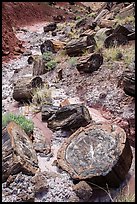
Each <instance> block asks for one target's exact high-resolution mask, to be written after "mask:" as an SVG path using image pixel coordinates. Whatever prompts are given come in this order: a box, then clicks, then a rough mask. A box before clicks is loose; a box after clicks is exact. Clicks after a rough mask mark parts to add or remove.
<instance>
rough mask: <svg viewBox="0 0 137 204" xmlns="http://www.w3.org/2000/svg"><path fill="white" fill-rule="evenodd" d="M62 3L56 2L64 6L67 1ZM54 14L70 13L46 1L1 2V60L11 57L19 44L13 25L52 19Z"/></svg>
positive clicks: (67, 15)
mask: <svg viewBox="0 0 137 204" xmlns="http://www.w3.org/2000/svg"><path fill="white" fill-rule="evenodd" d="M62 3H63V4H62ZM62 3H61V2H58V5H61V6H64V8H65V7H66V6H69V4H68V2H62ZM78 4H80V3H78ZM81 5H82V4H81ZM55 15H63V17H64V18H68V17H70V14H66V13H65V11H64V10H61V9H57V8H55V7H54V6H49V5H48V4H47V2H45V3H44V2H42V3H38V2H2V53H3V57H2V60H4V61H5V60H6V61H7V60H8V59H10V58H13V56H14V47H18V44H19V46H21V43H20V42H19V40H18V39H17V38H16V36H15V35H14V32H13V27H19V26H24V25H28V24H29V25H31V24H32V23H36V22H43V21H52V20H53V16H55Z"/></svg>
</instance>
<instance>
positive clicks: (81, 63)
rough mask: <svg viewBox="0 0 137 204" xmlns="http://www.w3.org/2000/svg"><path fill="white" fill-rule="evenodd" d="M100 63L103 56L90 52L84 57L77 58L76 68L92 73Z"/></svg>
mask: <svg viewBox="0 0 137 204" xmlns="http://www.w3.org/2000/svg"><path fill="white" fill-rule="evenodd" d="M102 64H103V56H102V55H101V54H99V53H92V54H90V55H88V56H86V57H81V58H79V59H78V64H77V65H76V68H77V70H78V71H79V72H80V73H82V72H87V73H92V72H94V71H96V70H98V69H99V67H100V66H101V65H102Z"/></svg>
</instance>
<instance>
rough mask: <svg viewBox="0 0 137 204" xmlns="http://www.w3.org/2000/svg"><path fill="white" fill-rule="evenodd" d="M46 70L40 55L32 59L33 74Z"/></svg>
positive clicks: (37, 74) (36, 74)
mask: <svg viewBox="0 0 137 204" xmlns="http://www.w3.org/2000/svg"><path fill="white" fill-rule="evenodd" d="M46 72H47V70H46V67H45V64H44V60H43V58H42V56H39V57H38V58H35V59H34V63H33V76H39V75H42V74H45V73H46Z"/></svg>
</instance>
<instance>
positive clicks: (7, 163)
mask: <svg viewBox="0 0 137 204" xmlns="http://www.w3.org/2000/svg"><path fill="white" fill-rule="evenodd" d="M20 171H22V172H24V173H26V174H29V175H35V173H36V172H37V171H38V160H37V155H36V152H35V150H34V149H33V144H32V141H31V139H30V138H29V137H28V135H27V134H26V133H25V131H24V130H23V129H22V128H21V127H20V126H19V125H17V124H16V123H15V122H10V123H9V124H8V125H7V127H6V128H4V129H3V130H2V182H5V181H6V179H7V178H8V177H9V175H13V174H16V173H18V172H20Z"/></svg>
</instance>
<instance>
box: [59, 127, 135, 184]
mask: <svg viewBox="0 0 137 204" xmlns="http://www.w3.org/2000/svg"><path fill="white" fill-rule="evenodd" d="M132 158H133V156H132V151H131V147H130V145H129V143H128V140H127V139H126V133H125V132H124V130H123V129H122V128H120V127H119V126H117V125H110V124H102V125H101V124H96V125H91V124H90V125H88V126H87V127H82V128H79V129H78V130H77V131H76V132H75V133H73V134H72V135H71V136H70V137H69V138H68V139H67V140H66V141H65V142H64V143H63V144H62V146H61V148H60V149H59V151H58V154H57V161H58V164H59V166H60V167H61V168H62V169H64V170H65V171H67V172H68V173H69V174H70V175H71V177H72V178H73V179H76V180H83V179H87V180H89V181H91V182H94V183H96V184H98V185H101V186H104V185H105V183H107V184H108V185H109V186H112V187H118V186H119V184H120V183H121V181H123V180H124V178H125V176H126V174H127V173H128V171H129V169H130V166H131V163H132Z"/></svg>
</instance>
